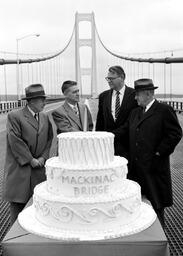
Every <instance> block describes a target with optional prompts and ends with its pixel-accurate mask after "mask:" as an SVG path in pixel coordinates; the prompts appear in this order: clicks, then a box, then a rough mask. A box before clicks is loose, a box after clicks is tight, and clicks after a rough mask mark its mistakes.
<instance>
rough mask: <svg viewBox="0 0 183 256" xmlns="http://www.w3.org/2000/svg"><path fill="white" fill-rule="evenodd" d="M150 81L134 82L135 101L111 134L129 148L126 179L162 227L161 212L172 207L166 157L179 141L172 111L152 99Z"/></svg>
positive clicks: (162, 213)
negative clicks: (123, 123)
mask: <svg viewBox="0 0 183 256" xmlns="http://www.w3.org/2000/svg"><path fill="white" fill-rule="evenodd" d="M156 88H158V87H156V86H154V84H153V81H152V80H151V79H139V80H137V81H135V91H136V96H135V98H136V100H137V102H138V105H139V107H138V108H136V109H134V110H133V111H132V112H131V114H130V117H129V119H128V122H127V123H126V126H125V128H124V127H122V128H118V129H117V130H115V131H114V134H115V135H116V139H123V137H124V136H125V137H126V136H127V137H128V139H129V145H130V158H129V170H128V171H129V172H128V178H129V179H132V180H134V181H136V182H138V183H139V184H140V186H141V190H142V194H143V195H145V196H146V197H147V198H148V199H149V200H150V202H151V204H152V206H153V208H154V210H155V211H156V213H157V216H158V217H159V219H160V222H161V224H162V226H164V208H165V207H169V206H171V205H172V203H173V199H172V182H171V173H170V159H169V156H170V154H171V153H173V151H174V149H175V147H176V145H177V144H178V142H179V141H180V139H181V137H182V129H181V127H180V125H179V122H178V119H177V116H176V114H175V112H174V110H173V108H172V107H171V106H169V105H167V104H164V103H159V102H158V101H157V100H156V99H155V98H154V90H155V89H156Z"/></svg>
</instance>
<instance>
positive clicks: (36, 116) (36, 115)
mask: <svg viewBox="0 0 183 256" xmlns="http://www.w3.org/2000/svg"><path fill="white" fill-rule="evenodd" d="M34 118H35V119H36V121H38V120H39V119H38V118H39V116H38V113H35V114H34Z"/></svg>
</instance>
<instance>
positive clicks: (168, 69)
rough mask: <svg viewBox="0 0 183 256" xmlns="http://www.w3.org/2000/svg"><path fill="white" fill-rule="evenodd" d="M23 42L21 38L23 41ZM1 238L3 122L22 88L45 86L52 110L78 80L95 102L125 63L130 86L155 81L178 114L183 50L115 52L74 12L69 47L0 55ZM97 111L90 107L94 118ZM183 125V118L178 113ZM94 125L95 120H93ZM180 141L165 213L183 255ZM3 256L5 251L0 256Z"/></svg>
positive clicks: (0, 230) (87, 18)
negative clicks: (113, 69) (65, 86)
mask: <svg viewBox="0 0 183 256" xmlns="http://www.w3.org/2000/svg"><path fill="white" fill-rule="evenodd" d="M82 22H86V23H87V24H88V25H87V26H88V36H86V37H81V33H80V32H81V24H82ZM22 39H23V38H22ZM0 56H1V57H0V84H1V86H0V113H1V115H0V139H1V142H2V143H1V146H0V149H1V157H0V170H1V171H0V199H1V209H0V224H1V225H0V239H1V240H2V239H3V237H4V235H5V234H6V232H7V230H8V227H9V206H8V203H7V202H4V201H3V200H2V186H3V163H4V155H5V149H4V147H5V122H6V115H7V112H8V111H11V110H12V109H15V108H19V107H22V106H23V105H24V104H25V101H22V100H21V98H22V96H23V95H24V89H25V87H27V86H28V85H30V84H32V83H41V84H43V86H44V88H45V91H46V94H47V95H49V96H51V97H50V100H49V102H48V103H50V104H49V105H48V106H47V107H46V111H48V112H50V111H51V109H52V108H54V107H55V106H56V105H57V104H59V103H57V101H60V100H62V99H63V95H62V93H61V89H60V87H61V84H62V82H63V81H64V80H76V81H77V82H78V85H79V89H80V94H81V96H82V97H90V98H92V99H95V98H97V96H98V95H99V93H100V92H102V91H104V90H106V89H108V84H106V82H105V79H104V78H105V76H106V74H107V71H108V68H109V66H112V65H121V66H122V67H123V68H124V70H125V73H126V84H127V85H128V86H131V87H133V83H134V80H136V79H138V78H142V77H148V78H152V79H153V81H154V84H155V85H157V86H158V87H159V88H158V90H157V93H158V98H159V99H160V100H162V101H167V103H168V104H171V105H172V106H173V107H174V108H175V110H176V111H178V113H181V112H182V110H183V103H182V97H183V87H182V81H183V72H182V68H183V49H174V50H164V51H160V52H150V53H148V52H147V53H130V54H129V53H126V54H125V53H124V54H122V53H114V52H113V51H112V50H110V49H108V48H107V47H106V46H105V44H104V43H103V41H102V39H101V38H100V35H99V33H98V31H97V26H96V24H95V18H94V13H76V14H75V24H74V27H73V31H72V33H71V36H70V39H69V41H68V42H67V44H66V46H65V47H64V48H63V49H61V50H58V51H55V52H52V53H40V54H26V53H21V52H18V51H17V52H2V51H1V52H0ZM96 111H97V107H96V106H95V108H93V109H92V114H93V118H94V119H95V117H96ZM178 117H179V120H180V123H181V125H182V127H183V118H182V115H181V114H178ZM94 121H95V120H94ZM182 148H183V147H182V141H181V142H180V144H179V146H178V147H177V149H176V151H175V153H174V154H173V156H172V158H171V167H172V178H173V186H174V201H175V203H174V206H173V207H171V208H170V209H167V211H166V223H167V224H166V229H165V232H166V235H167V238H168V241H169V244H170V253H171V255H182V245H181V243H182V242H181V237H182V216H183V212H182V211H183V202H182V199H181V193H182V185H181V184H183V182H182V181H183V176H182V173H181V169H182V166H183V164H182ZM1 253H2V252H1Z"/></svg>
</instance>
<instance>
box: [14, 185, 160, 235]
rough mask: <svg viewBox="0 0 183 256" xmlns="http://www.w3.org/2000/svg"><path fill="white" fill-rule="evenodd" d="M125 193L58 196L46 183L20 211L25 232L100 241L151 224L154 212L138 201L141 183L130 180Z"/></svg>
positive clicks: (37, 188)
mask: <svg viewBox="0 0 183 256" xmlns="http://www.w3.org/2000/svg"><path fill="white" fill-rule="evenodd" d="M126 182H127V183H128V185H127V189H126V191H125V193H124V192H123V193H121V194H120V193H119V192H118V193H117V194H116V195H114V196H113V197H111V196H110V197H105V198H102V199H101V198H99V199H98V200H97V199H96V198H95V200H94V201H92V200H91V198H90V199H88V200H87V198H85V199H83V198H77V199H73V200H70V199H68V198H64V197H63V198H60V197H59V198H57V197H56V196H53V195H51V194H50V193H49V192H47V190H46V184H45V182H43V183H41V184H40V185H38V186H37V187H36V188H35V190H34V197H33V205H32V206H31V207H28V208H27V209H25V210H24V211H22V212H21V213H20V214H19V217H18V219H19V222H20V224H21V226H22V227H24V228H25V229H27V230H28V231H30V232H32V233H35V234H38V235H42V236H46V237H50V238H55V239H67V240H68V239H72V240H99V239H107V238H113V237H120V236H124V235H129V234H134V233H137V232H139V231H141V230H143V229H145V228H147V227H148V226H150V225H151V224H152V223H153V222H154V220H155V218H156V214H155V212H154V211H153V209H152V207H151V206H149V205H147V204H145V203H142V202H141V195H140V186H139V185H138V184H137V183H135V182H133V181H130V180H127V181H126Z"/></svg>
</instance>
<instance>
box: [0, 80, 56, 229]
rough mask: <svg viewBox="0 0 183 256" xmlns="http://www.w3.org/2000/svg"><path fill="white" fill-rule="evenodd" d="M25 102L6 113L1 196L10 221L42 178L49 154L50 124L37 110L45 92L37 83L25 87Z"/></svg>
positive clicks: (41, 104)
mask: <svg viewBox="0 0 183 256" xmlns="http://www.w3.org/2000/svg"><path fill="white" fill-rule="evenodd" d="M25 92H26V98H24V99H26V100H27V105H26V106H25V107H24V108H23V109H19V110H15V111H12V112H10V113H9V114H8V116H7V149H6V159H5V166H4V176H5V177H4V191H3V192H4V199H5V200H6V201H9V202H10V217H11V224H13V222H14V221H15V219H16V218H17V216H18V213H19V212H20V211H21V210H22V209H23V208H24V206H25V205H26V203H27V201H28V200H29V199H30V197H31V196H32V194H33V189H34V187H35V186H36V185H37V184H39V183H40V182H42V181H44V180H45V179H46V175H45V167H44V163H45V161H46V160H47V158H48V157H49V150H50V146H51V142H52V137H53V132H52V125H51V123H50V121H49V119H48V116H47V115H46V114H44V113H43V112H41V111H42V110H43V108H44V106H45V98H46V96H45V92H44V89H43V86H42V85H41V84H33V85H30V86H28V87H27V88H26V89H25Z"/></svg>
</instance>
